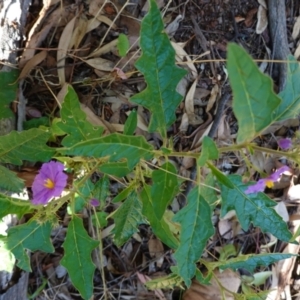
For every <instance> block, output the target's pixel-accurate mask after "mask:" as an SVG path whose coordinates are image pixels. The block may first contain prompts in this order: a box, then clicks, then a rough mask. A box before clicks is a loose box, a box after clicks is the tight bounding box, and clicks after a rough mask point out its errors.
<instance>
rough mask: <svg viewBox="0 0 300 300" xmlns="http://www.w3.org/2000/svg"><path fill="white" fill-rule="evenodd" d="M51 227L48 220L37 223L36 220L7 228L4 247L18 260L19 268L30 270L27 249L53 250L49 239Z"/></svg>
mask: <svg viewBox="0 0 300 300" xmlns="http://www.w3.org/2000/svg"><path fill="white" fill-rule="evenodd" d="M51 229H52V226H51V223H50V222H46V223H42V224H39V223H38V222H36V221H29V222H28V223H26V224H23V225H18V226H15V227H12V228H10V229H9V230H8V234H7V240H6V248H7V249H8V250H9V251H11V252H12V253H13V255H14V256H15V258H16V259H17V260H18V263H17V266H18V267H19V268H21V269H23V270H25V271H27V272H31V267H30V260H29V257H28V254H27V250H30V251H36V250H41V251H44V252H48V253H52V252H54V248H53V246H52V243H51V240H50V233H51Z"/></svg>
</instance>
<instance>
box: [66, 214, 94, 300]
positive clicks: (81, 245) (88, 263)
mask: <svg viewBox="0 0 300 300" xmlns="http://www.w3.org/2000/svg"><path fill="white" fill-rule="evenodd" d="M98 245H99V242H98V241H95V240H93V239H92V238H90V237H89V235H88V234H87V232H86V230H85V229H84V226H83V222H82V219H80V218H78V217H76V216H75V215H73V216H72V220H71V222H70V223H69V227H68V231H67V236H66V239H65V242H64V243H63V248H64V257H63V259H62V260H61V264H62V265H63V266H64V267H65V268H66V269H67V270H68V273H69V275H70V278H71V280H72V283H73V284H74V286H75V287H76V288H77V289H78V291H79V292H80V294H81V296H82V298H83V299H87V300H88V299H90V298H91V296H92V295H93V275H94V272H95V265H94V264H93V262H92V258H91V254H92V251H93V249H95V248H96V247H97V246H98Z"/></svg>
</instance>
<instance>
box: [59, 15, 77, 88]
mask: <svg viewBox="0 0 300 300" xmlns="http://www.w3.org/2000/svg"><path fill="white" fill-rule="evenodd" d="M75 21H76V17H74V18H72V19H71V21H70V22H69V23H68V24H67V25H66V27H65V28H64V30H63V32H62V34H61V36H60V39H59V43H58V50H57V74H58V78H59V83H60V84H61V85H63V84H64V83H65V82H66V76H65V62H66V55H67V51H68V49H69V44H70V41H71V38H72V34H73V29H74V25H75Z"/></svg>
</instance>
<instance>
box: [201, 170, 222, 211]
mask: <svg viewBox="0 0 300 300" xmlns="http://www.w3.org/2000/svg"><path fill="white" fill-rule="evenodd" d="M203 183H204V184H203V185H200V187H199V188H200V195H201V196H202V197H203V198H204V199H205V200H206V202H207V203H208V204H210V205H211V206H213V205H215V204H216V201H217V200H218V196H217V192H216V190H215V189H214V187H215V179H214V175H213V173H209V174H208V175H207V176H206V177H205V180H204V182H203Z"/></svg>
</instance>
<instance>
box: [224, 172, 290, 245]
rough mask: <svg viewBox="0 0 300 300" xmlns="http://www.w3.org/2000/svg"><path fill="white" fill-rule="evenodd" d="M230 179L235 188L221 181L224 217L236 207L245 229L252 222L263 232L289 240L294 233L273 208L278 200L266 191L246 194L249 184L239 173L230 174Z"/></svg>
mask: <svg viewBox="0 0 300 300" xmlns="http://www.w3.org/2000/svg"><path fill="white" fill-rule="evenodd" d="M228 179H229V180H230V181H231V182H232V184H233V185H234V189H228V188H227V187H226V186H225V185H223V184H222V183H221V182H220V186H221V197H222V208H221V216H222V217H223V216H224V215H225V214H226V213H227V212H228V211H230V210H232V209H234V210H235V211H236V214H237V217H238V219H239V221H240V223H241V226H242V228H243V229H244V230H248V228H249V225H250V222H252V223H253V225H254V226H258V227H260V229H261V230H262V231H263V232H270V233H272V234H273V235H274V236H276V237H277V238H278V239H280V240H282V241H286V242H288V241H289V240H290V239H291V237H292V234H291V232H290V231H289V230H288V227H287V224H286V222H284V221H283V220H282V218H281V217H280V216H279V215H278V214H277V213H276V211H275V210H274V209H273V207H274V206H276V202H275V201H273V200H271V199H270V198H269V197H268V196H267V195H266V194H264V193H253V194H247V195H246V194H245V193H244V192H245V190H246V189H247V187H248V186H249V184H244V183H243V182H242V181H241V177H240V176H239V175H229V176H228Z"/></svg>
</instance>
